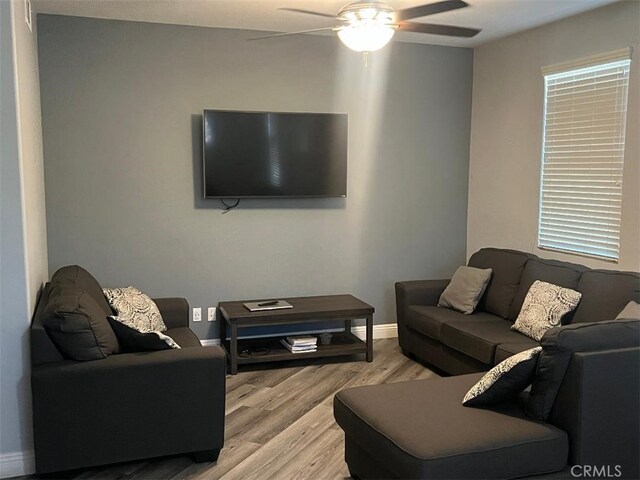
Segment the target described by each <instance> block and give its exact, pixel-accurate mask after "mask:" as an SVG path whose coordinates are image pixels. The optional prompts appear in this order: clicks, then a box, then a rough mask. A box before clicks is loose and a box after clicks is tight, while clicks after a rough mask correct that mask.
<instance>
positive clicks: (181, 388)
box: [31, 266, 226, 474]
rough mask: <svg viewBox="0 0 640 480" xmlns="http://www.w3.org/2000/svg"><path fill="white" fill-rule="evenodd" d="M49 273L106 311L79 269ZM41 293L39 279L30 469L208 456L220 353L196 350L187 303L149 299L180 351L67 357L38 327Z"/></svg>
mask: <svg viewBox="0 0 640 480" xmlns="http://www.w3.org/2000/svg"><path fill="white" fill-rule="evenodd" d="M60 277H63V278H60ZM54 278H55V279H56V280H60V281H64V282H65V283H66V284H67V285H72V289H73V290H74V291H75V292H77V295H78V297H80V296H81V295H86V296H89V297H91V298H92V299H93V300H95V304H94V307H95V309H99V311H100V312H101V314H102V315H105V316H106V315H111V314H112V313H113V312H111V311H110V309H109V306H108V304H107V302H106V300H105V298H104V296H103V294H102V290H101V287H100V285H99V284H98V282H97V281H96V280H95V279H94V278H93V277H92V276H91V275H90V274H89V273H88V272H86V270H83V269H82V268H80V267H77V266H72V267H65V268H64V269H61V270H59V271H58V273H56V275H54ZM53 281H54V279H52V282H53ZM51 291H52V288H51V284H50V283H48V284H47V285H45V287H44V290H43V292H42V294H41V296H40V299H39V301H38V305H37V307H36V312H35V315H34V319H33V323H32V326H31V363H32V366H31V388H32V396H33V431H34V443H35V457H36V472H37V473H39V474H43V473H50V472H57V471H63V470H71V469H77V468H84V467H90V466H96V465H103V464H109V463H116V462H123V461H129V460H137V459H142V458H149V457H157V456H164V455H174V454H190V455H191V456H192V458H193V459H194V460H196V461H215V460H216V459H217V457H218V454H219V452H220V449H221V448H222V446H223V443H224V404H225V368H226V360H225V356H224V353H223V351H222V350H221V349H220V347H203V346H202V345H201V344H200V341H199V340H198V337H196V335H195V334H194V333H193V332H192V331H191V330H190V329H189V305H188V303H187V301H186V300H185V299H184V298H159V299H155V303H156V304H157V306H158V308H159V310H160V313H161V314H162V317H163V320H164V322H165V324H166V325H167V327H168V330H167V331H166V332H165V333H166V334H168V335H169V336H171V337H172V338H173V339H174V340H175V341H176V342H177V343H178V344H179V345H180V346H181V347H182V348H181V349H171V350H159V351H147V352H139V353H116V354H113V355H110V356H108V357H106V358H103V359H98V360H92V361H75V360H70V359H67V358H65V357H64V356H63V355H62V353H61V352H60V351H59V350H58V348H57V347H56V345H55V344H54V342H53V341H52V339H51V337H50V334H49V333H48V332H47V330H46V329H45V327H44V323H45V321H46V318H45V316H46V315H47V312H48V309H47V305H48V304H49V303H50V301H52V300H51V298H50V297H52V296H53V294H52V293H51ZM96 311H98V310H96ZM105 322H106V318H105ZM107 327H108V324H107Z"/></svg>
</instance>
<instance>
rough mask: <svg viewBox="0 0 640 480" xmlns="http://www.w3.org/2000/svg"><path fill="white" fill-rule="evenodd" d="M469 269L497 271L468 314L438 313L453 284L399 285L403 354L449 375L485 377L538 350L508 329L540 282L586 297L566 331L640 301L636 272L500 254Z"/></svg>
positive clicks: (482, 255) (478, 259) (489, 251)
mask: <svg viewBox="0 0 640 480" xmlns="http://www.w3.org/2000/svg"><path fill="white" fill-rule="evenodd" d="M469 266H471V267H477V268H491V269H492V270H493V274H492V276H491V281H490V282H489V285H488V287H487V290H486V292H485V294H484V296H483V298H482V299H481V301H480V304H479V305H478V308H477V309H476V311H475V312H474V313H473V314H471V315H465V314H463V313H459V312H456V311H454V310H449V309H446V308H439V307H437V306H436V305H437V304H438V299H439V298H440V295H441V294H442V292H443V290H444V289H445V287H446V286H447V285H448V283H449V280H417V281H409V282H398V283H397V284H396V308H397V318H398V340H399V342H400V346H401V347H402V351H403V353H404V354H405V355H407V356H411V357H414V358H416V359H419V360H421V361H423V362H427V363H429V364H430V365H432V366H434V367H436V368H437V369H438V370H440V371H441V372H444V373H447V374H451V375H460V374H464V373H473V372H481V371H485V370H488V369H489V368H491V367H492V366H493V365H496V364H498V363H500V362H501V361H502V360H504V359H505V358H507V357H510V356H511V355H514V354H515V353H518V352H521V351H524V350H527V349H529V348H532V347H535V346H536V345H538V342H536V341H535V340H532V339H531V338H529V337H527V336H525V335H522V334H521V333H519V332H516V331H513V330H511V325H512V324H513V322H514V321H515V319H516V318H517V316H518V313H519V312H520V308H521V307H522V303H523V302H524V297H525V296H526V294H527V292H528V291H529V288H530V287H531V285H532V284H533V282H534V281H536V280H542V281H545V282H549V283H553V284H555V285H559V286H561V287H565V288H571V289H573V290H577V291H578V292H580V293H582V299H581V300H580V303H579V305H578V308H577V309H576V310H575V312H573V314H570V316H569V318H567V319H566V322H565V323H566V324H576V323H586V322H599V321H602V320H611V319H614V318H616V316H617V315H618V313H620V311H621V310H622V309H623V308H624V307H625V305H626V304H627V303H628V302H629V301H630V300H635V301H636V302H640V274H638V273H633V272H618V271H611V270H592V269H589V268H587V267H585V266H583V265H578V264H574V263H568V262H559V261H555V260H545V259H542V258H539V257H537V256H535V255H532V254H530V253H524V252H519V251H517V250H504V249H498V248H483V249H482V250H479V251H478V252H476V253H474V254H473V255H472V256H471V258H470V259H469Z"/></svg>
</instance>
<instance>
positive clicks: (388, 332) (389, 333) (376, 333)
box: [200, 323, 398, 347]
mask: <svg viewBox="0 0 640 480" xmlns="http://www.w3.org/2000/svg"><path fill="white" fill-rule="evenodd" d="M341 331H342V329H341V328H329V329H326V330H317V331H314V333H322V332H329V333H331V332H341ZM351 331H352V332H353V334H354V335H355V336H357V337H358V338H360V339H362V340H364V338H365V335H366V333H365V332H366V327H365V326H364V325H358V326H357V327H353V328H352V329H351ZM305 333H309V332H308V331H302V332H287V333H286V334H287V335H302V334H305ZM282 335H283V334H282V333H277V334H274V335H248V336H246V337H245V336H240V338H256V337H281V336H282ZM397 336H398V325H397V324H395V323H384V324H381V325H374V326H373V339H374V340H377V339H379V338H395V337H397ZM200 343H202V345H204V346H205V347H208V346H210V345H220V339H219V338H207V339H205V340H200Z"/></svg>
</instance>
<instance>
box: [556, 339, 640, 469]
mask: <svg viewBox="0 0 640 480" xmlns="http://www.w3.org/2000/svg"><path fill="white" fill-rule="evenodd" d="M638 396H640V348H638V347H634V348H622V349H616V350H604V351H598V352H578V353H574V354H573V355H572V356H571V361H570V363H569V368H568V370H567V373H566V375H565V377H564V379H563V381H562V385H561V387H560V391H559V392H558V396H557V397H556V400H555V403H554V405H553V409H552V411H551V416H550V418H549V423H552V424H554V425H556V426H558V427H560V428H561V429H563V430H565V431H566V432H567V434H568V435H569V445H570V446H569V464H570V465H598V466H600V465H609V466H610V467H609V468H610V469H612V470H613V469H614V468H616V469H617V470H613V472H612V473H616V472H617V473H618V474H617V475H616V477H620V478H635V479H637V478H640V460H639V459H638V451H640V414H639V413H638ZM575 471H577V472H580V475H579V476H582V472H581V471H580V470H579V469H576V470H575Z"/></svg>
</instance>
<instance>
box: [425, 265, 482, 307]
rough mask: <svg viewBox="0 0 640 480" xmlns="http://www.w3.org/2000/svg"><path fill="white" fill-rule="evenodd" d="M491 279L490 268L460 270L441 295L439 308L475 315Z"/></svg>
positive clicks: (463, 268)
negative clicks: (474, 312)
mask: <svg viewBox="0 0 640 480" xmlns="http://www.w3.org/2000/svg"><path fill="white" fill-rule="evenodd" d="M490 278H491V269H490V268H486V269H482V268H475V267H460V268H458V270H456V273H454V274H453V277H451V282H449V285H447V288H445V289H444V292H442V295H440V300H438V306H439V307H447V308H452V309H454V310H457V311H459V312H462V313H465V314H467V315H469V314H471V313H473V311H474V310H475V309H476V306H477V305H478V302H479V301H480V299H481V298H482V294H483V293H484V291H485V290H486V289H487V285H488V284H489V279H490Z"/></svg>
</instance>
